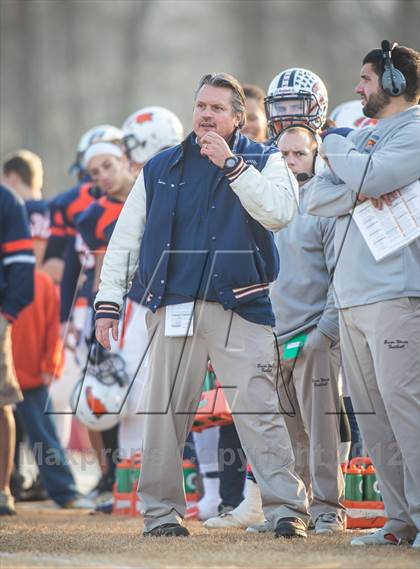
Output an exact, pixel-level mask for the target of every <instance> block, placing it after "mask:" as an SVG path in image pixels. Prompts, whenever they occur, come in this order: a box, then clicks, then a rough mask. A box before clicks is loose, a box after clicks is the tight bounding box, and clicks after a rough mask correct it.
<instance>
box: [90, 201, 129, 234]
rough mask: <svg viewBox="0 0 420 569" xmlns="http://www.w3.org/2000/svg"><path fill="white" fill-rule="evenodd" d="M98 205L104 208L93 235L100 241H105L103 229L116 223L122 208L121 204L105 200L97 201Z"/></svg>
mask: <svg viewBox="0 0 420 569" xmlns="http://www.w3.org/2000/svg"><path fill="white" fill-rule="evenodd" d="M99 203H100V204H101V205H102V207H103V208H104V212H103V214H102V215H101V217H100V218H99V220H98V224H97V226H96V230H95V235H96V237H97V238H98V239H100V240H101V241H105V229H106V227H108V225H109V224H111V223H112V222H113V221H116V220H117V219H118V217H119V215H120V213H121V210H122V208H123V205H124V204H123V203H111V202H108V201H107V200H102V199H100V200H99Z"/></svg>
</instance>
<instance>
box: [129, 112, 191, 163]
mask: <svg viewBox="0 0 420 569" xmlns="http://www.w3.org/2000/svg"><path fill="white" fill-rule="evenodd" d="M122 130H123V133H124V144H125V147H126V150H127V154H128V157H129V159H130V160H131V161H132V162H135V163H136V164H144V163H145V162H147V160H149V159H150V158H152V157H153V156H154V155H155V154H157V153H158V152H160V151H161V150H163V149H165V148H169V147H170V146H174V145H175V144H179V143H180V142H181V141H182V139H183V136H184V129H183V127H182V124H181V121H180V120H179V119H178V117H177V116H176V115H175V114H174V113H173V112H171V111H169V110H168V109H165V108H163V107H144V108H143V109H140V110H138V111H136V112H135V113H133V114H132V115H130V116H129V117H128V118H127V119H126V120H125V121H124V124H123V126H122Z"/></svg>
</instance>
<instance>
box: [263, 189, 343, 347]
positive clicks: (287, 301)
mask: <svg viewBox="0 0 420 569" xmlns="http://www.w3.org/2000/svg"><path fill="white" fill-rule="evenodd" d="M312 183H313V179H312V180H310V181H309V182H307V183H306V184H305V185H304V186H302V187H301V188H300V190H299V212H298V213H297V214H296V215H295V217H294V218H293V220H292V221H291V222H290V223H289V225H288V226H287V227H285V228H284V229H282V230H281V231H279V232H278V233H276V235H275V241H276V245H277V249H278V251H279V255H280V273H279V276H278V277H277V280H276V281H275V282H274V284H273V285H272V287H271V289H270V291H271V292H270V296H271V302H272V306H273V311H274V315H275V317H276V333H277V336H278V339H279V341H280V342H281V343H282V344H283V343H284V342H287V341H288V340H289V339H290V338H292V337H293V336H295V335H296V334H299V333H301V332H304V331H305V330H308V329H309V328H312V327H313V326H316V325H317V326H318V328H319V329H320V331H321V332H322V333H323V334H325V335H326V336H328V337H330V338H331V339H332V340H334V341H337V340H338V314H337V309H336V307H335V304H334V297H333V291H332V283H331V277H332V272H333V269H334V227H335V220H334V219H327V218H325V217H314V216H312V215H308V214H307V213H305V210H306V203H307V197H308V192H309V191H310V188H311V186H312Z"/></svg>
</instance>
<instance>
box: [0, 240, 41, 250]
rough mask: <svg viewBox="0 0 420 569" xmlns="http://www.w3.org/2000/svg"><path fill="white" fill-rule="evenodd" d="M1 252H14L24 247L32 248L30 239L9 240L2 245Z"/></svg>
mask: <svg viewBox="0 0 420 569" xmlns="http://www.w3.org/2000/svg"><path fill="white" fill-rule="evenodd" d="M1 248H2V251H3V253H16V251H23V250H25V249H33V244H32V239H17V240H16V241H9V242H8V243H3V245H2V247H1Z"/></svg>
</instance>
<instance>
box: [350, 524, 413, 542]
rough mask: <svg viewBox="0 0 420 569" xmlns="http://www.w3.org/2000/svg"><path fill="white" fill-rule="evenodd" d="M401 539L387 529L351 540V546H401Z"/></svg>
mask: <svg viewBox="0 0 420 569" xmlns="http://www.w3.org/2000/svg"><path fill="white" fill-rule="evenodd" d="M401 541H402V540H401V539H399V538H398V537H397V536H395V535H394V534H393V533H390V532H389V531H387V530H386V529H383V528H381V529H378V530H376V531H375V532H373V533H368V534H366V535H359V537H355V538H354V539H352V540H351V542H350V545H400V544H401Z"/></svg>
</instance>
